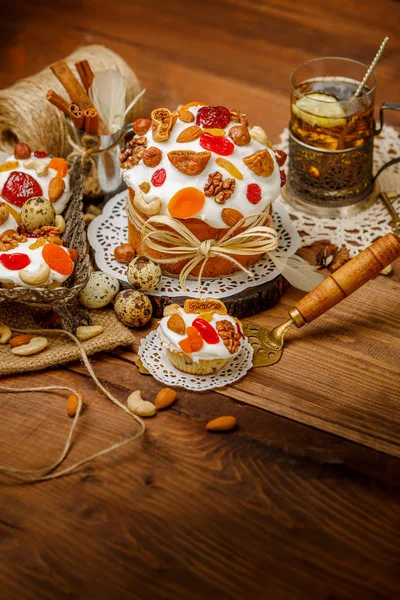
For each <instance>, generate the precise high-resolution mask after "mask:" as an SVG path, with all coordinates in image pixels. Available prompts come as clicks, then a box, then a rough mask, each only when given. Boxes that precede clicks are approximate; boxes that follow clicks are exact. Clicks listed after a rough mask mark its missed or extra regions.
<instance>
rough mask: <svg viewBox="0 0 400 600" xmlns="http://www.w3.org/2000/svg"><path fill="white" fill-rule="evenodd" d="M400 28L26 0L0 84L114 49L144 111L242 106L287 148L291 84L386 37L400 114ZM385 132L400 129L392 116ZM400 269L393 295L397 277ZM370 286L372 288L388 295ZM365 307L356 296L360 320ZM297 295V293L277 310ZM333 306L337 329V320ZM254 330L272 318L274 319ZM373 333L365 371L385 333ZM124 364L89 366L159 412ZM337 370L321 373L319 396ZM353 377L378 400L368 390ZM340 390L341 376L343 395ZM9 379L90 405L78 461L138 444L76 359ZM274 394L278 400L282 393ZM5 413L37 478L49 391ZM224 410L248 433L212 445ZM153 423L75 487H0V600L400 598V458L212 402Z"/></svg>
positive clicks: (364, 342) (337, 12)
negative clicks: (196, 104)
mask: <svg viewBox="0 0 400 600" xmlns="http://www.w3.org/2000/svg"><path fill="white" fill-rule="evenodd" d="M399 23H400V4H399V3H398V2H395V1H390V0H381V1H380V2H376V1H375V0H367V1H366V0H363V1H361V0H346V2H341V1H338V0H334V1H333V0H325V1H324V2H321V1H320V0H304V2H293V1H291V0H279V1H277V0H269V1H267V0H263V1H262V0H214V1H211V0H209V1H207V0H205V1H200V0H198V1H195V0H186V1H184V0H168V1H165V0H164V1H163V0H148V1H145V0H141V1H133V0H119V1H118V2H106V1H103V0H101V1H97V2H93V1H92V2H89V0H83V1H82V0H71V1H70V2H68V3H61V2H59V3H57V2H54V1H51V2H50V1H49V0H41V2H40V3H38V2H29V1H19V2H17V3H9V5H8V6H7V9H6V11H5V12H4V13H3V14H2V25H1V27H2V30H1V34H2V36H1V41H2V52H1V54H0V61H2V72H1V75H0V85H1V86H2V87H6V86H8V85H10V84H12V83H13V82H14V81H15V80H16V79H18V78H20V77H24V76H27V75H29V74H32V73H35V72H37V71H38V70H40V69H41V68H43V67H44V66H46V65H47V64H49V63H51V62H54V61H56V60H57V59H59V58H61V57H63V56H66V55H67V54H69V53H70V52H71V51H72V50H73V49H74V48H75V47H76V46H78V45H82V44H87V43H99V44H105V45H107V46H109V47H110V48H112V49H113V50H115V51H116V52H118V53H119V54H121V55H122V56H123V57H124V58H125V60H127V62H128V63H130V65H131V66H132V67H133V68H134V70H135V71H136V73H137V74H138V76H139V78H140V80H141V81H142V83H143V85H144V86H145V87H146V88H147V90H148V93H147V100H146V105H147V108H148V109H149V108H150V107H154V106H158V105H160V104H161V105H165V106H169V107H174V106H175V105H176V104H177V103H179V102H183V101H189V100H192V99H201V100H203V101H204V102H207V103H212V104H224V105H228V106H239V107H241V108H244V109H245V110H246V112H247V113H248V114H249V115H251V120H252V121H253V122H255V123H259V124H260V125H262V126H263V127H264V128H265V129H266V130H267V132H268V133H269V135H270V137H271V138H272V140H273V141H274V142H277V141H278V136H279V133H280V132H281V130H282V129H283V128H284V127H285V126H286V124H287V120H288V106H289V102H288V82H287V80H288V75H289V73H290V71H291V69H292V68H293V67H295V66H296V65H297V64H299V63H300V62H302V61H304V60H306V59H308V58H313V57H317V56H326V55H328V56H329V55H333V56H334V55H346V56H349V57H351V58H354V59H358V60H361V61H363V62H368V61H369V60H370V59H371V57H372V56H373V55H374V53H375V50H376V48H377V47H378V46H379V44H380V42H381V40H382V39H383V37H384V36H385V35H389V36H390V38H391V42H390V44H389V46H388V48H387V51H386V52H385V56H384V58H383V59H382V62H381V64H380V66H379V70H378V78H379V91H378V102H380V101H383V100H387V101H392V102H395V101H398V100H399V97H398V91H399V84H398V82H399V59H400V56H399V55H400V41H399V37H398V34H399ZM387 121H388V122H389V123H392V124H394V125H400V121H399V117H398V116H396V115H395V114H389V115H388V118H387ZM395 271H396V272H395V275H394V276H393V277H392V278H391V280H390V281H391V289H392V290H393V298H398V295H399V291H400V265H399V263H397V265H396V269H395ZM369 285H371V286H374V287H373V288H369V289H370V290H371V289H373V290H374V291H375V292H376V290H377V288H376V286H379V285H380V282H379V281H378V280H376V281H374V282H371V284H369ZM367 295H368V290H361V291H360V292H359V294H358V298H359V301H360V306H361V307H362V306H363V302H364V301H365V300H366V299H367ZM300 297H301V293H300V292H297V291H294V290H290V291H289V292H288V293H287V294H286V295H285V296H284V297H283V299H282V302H281V303H280V304H279V305H278V307H277V308H276V311H278V313H275V314H279V311H281V313H282V314H283V307H285V306H287V305H288V304H289V303H290V302H292V301H293V300H296V299H298V298H300ZM397 306H398V304H397ZM388 308H389V307H388ZM390 308H393V307H392V306H391V307H390ZM335 310H336V313H335V315H336V318H337V319H339V321H340V318H341V315H344V314H345V313H344V312H341V310H342V309H341V308H340V307H338V308H337V309H335ZM343 310H344V309H343ZM381 310H383V309H382V307H381ZM387 314H388V316H387V319H389V318H390V317H389V315H390V311H389V310H388V313H387ZM260 319H261V320H263V322H265V323H267V324H268V323H269V324H272V322H273V318H271V317H269V315H268V314H266V315H262V316H261V317H258V320H260ZM345 321H346V319H343V322H345ZM321 326H322V325H321ZM346 326H347V327H348V328H349V330H351V322H350V323H349V322H348V320H347V323H346ZM364 333H365V335H363V336H361V337H360V347H359V349H358V352H359V353H360V354H359V356H363V355H366V354H368V352H370V351H371V350H370V347H369V345H368V344H369V342H368V340H369V339H370V340H371V339H373V338H374V336H373V335H371V336H368V331H366V332H364ZM371 343H372V342H371ZM374 343H376V344H378V349H379V348H381V346H382V348H386V350H385V352H387V351H388V349H387V347H386V346H387V340H385V339H383V338H381V337H379V336H378V338H377V336H375V341H374ZM379 344H381V346H379ZM375 350H376V348H375ZM390 351H391V350H390V348H389V352H390ZM396 351H397V352H398V348H397V349H395V348H393V349H392V352H393V353H394V352H396ZM316 352H318V347H317V349H316ZM382 352H383V350H382ZM131 358H132V353H131V352H127V351H124V350H118V351H116V352H112V353H108V354H106V353H105V354H102V355H98V356H96V357H95V359H94V367H95V370H96V372H97V373H98V375H99V377H100V378H101V380H102V381H103V382H105V383H106V384H107V385H108V386H109V388H110V390H111V391H112V392H113V393H114V394H115V395H116V396H117V397H118V398H120V399H121V400H124V399H125V398H126V397H127V394H128V393H129V392H130V391H132V390H134V389H137V388H138V387H139V388H142V389H143V388H145V389H146V393H147V395H148V396H149V397H153V396H154V394H155V393H156V391H157V390H158V389H160V385H159V384H158V383H157V382H155V381H154V380H152V379H151V378H149V377H147V378H144V377H143V376H140V375H139V373H138V372H137V370H136V368H135V367H134V366H133V365H132V363H131ZM397 364H398V362H397ZM327 368H329V366H327V365H321V366H320V367H319V368H316V369H315V370H314V371H313V372H311V373H310V382H311V383H312V384H313V386H314V387H313V389H315V385H316V382H318V380H319V379H320V380H321V381H322V379H323V377H324V370H326V369H327ZM357 368H358V371H356V376H357V377H358V378H359V379H360V380H362V381H363V382H364V384H365V382H366V381H367V382H368V381H371V389H372V387H373V385H376V379H374V381H375V383H374V384H373V382H372V379H371V380H370V379H368V378H369V377H370V376H369V373H368V371H365V370H363V368H362V367H361V366H359V367H357V364H356V366H355V369H357ZM260 373H261V372H260ZM285 373H286V371H285V370H284V369H282V386H285V387H286V390H285V393H289V392H290V394H291V397H292V398H293V403H294V404H295V403H296V396H297V393H298V390H299V388H298V387H297V384H296V382H294V383H293V382H292V383H291V385H290V386H289V384H288V381H289V380H286V379H285V378H286V375H285ZM384 373H385V370H384V368H383V370H382V378H384ZM353 375H354V373H353ZM263 376H264V377H265V378H267V377H268V371H267V370H266V371H263ZM346 377H347V374H346V370H345V365H344V366H343V372H342V375H341V380H340V382H339V384H340V385H341V386H344V385H345V384H346ZM357 377H354V376H353V378H352V379H351V382H352V383H351V385H354V390H355V393H356V388H357V386H356V385H355V384H354V381H357ZM397 381H398V379H397ZM6 382H7V385H13V386H15V387H23V386H26V385H28V384H29V385H31V386H40V385H62V384H64V385H75V386H77V387H79V389H80V390H81V391H82V392H83V393H84V394H85V396H86V399H87V404H88V409H87V412H86V413H85V416H84V417H82V421H81V422H80V425H79V431H78V433H79V435H78V437H77V441H76V443H75V444H74V446H73V449H72V452H71V456H70V457H68V459H67V464H71V463H72V462H74V461H76V460H78V459H80V458H82V457H84V456H87V455H89V454H91V453H93V452H96V451H99V450H101V449H102V448H104V447H105V446H107V445H110V444H111V443H113V442H114V441H117V440H119V439H123V438H124V437H125V436H127V435H129V434H131V433H132V431H133V430H134V426H133V425H132V421H131V420H129V419H127V418H126V416H125V414H123V413H122V411H120V410H118V409H117V408H116V407H114V406H113V405H111V403H110V402H108V401H107V400H106V399H105V398H104V397H103V396H102V395H101V393H100V392H99V391H98V390H97V389H96V388H95V387H94V385H93V383H92V381H91V380H90V378H89V377H88V376H87V373H86V372H85V371H84V370H83V369H82V368H81V367H80V366H79V364H72V365H70V366H69V367H68V368H56V369H52V370H49V371H47V372H45V373H37V374H34V375H29V376H28V375H26V376H15V377H9V378H6V379H4V380H3V381H2V382H1V383H2V384H3V385H4V384H6ZM28 382H29V383H28ZM277 382H278V383H277ZM367 387H368V386H367ZM310 389H311V387H310ZM316 389H318V387H317V388H316ZM303 391H304V389H303ZM271 393H279V378H278V380H277V379H275V380H274V387H273V388H271ZM332 393H333V394H334V390H333V392H332ZM225 394H226V392H225ZM232 395H233V396H234V394H232ZM385 398H386V399H388V396H387V395H386V396H385V395H384V394H383V396H382V410H383V411H384V410H385ZM397 398H398V396H397ZM0 401H1V419H0V455H1V461H0V462H1V463H7V464H13V465H18V466H24V467H29V466H35V465H40V464H42V463H43V462H47V460H48V459H49V458H50V457H52V456H54V454H55V453H56V452H57V451H59V449H60V448H61V447H62V444H63V440H64V438H65V435H66V432H67V427H68V425H69V423H70V422H69V421H68V419H67V418H66V416H65V407H64V405H63V402H60V401H57V399H56V398H55V397H53V396H51V395H49V394H39V393H37V394H31V395H29V396H24V397H21V396H20V395H18V396H14V395H12V394H5V393H2V394H1V395H0ZM220 414H233V415H235V416H236V417H237V418H238V421H239V424H240V426H239V428H238V430H237V431H235V432H232V433H230V434H225V435H221V434H220V435H218V434H208V433H207V432H206V431H205V429H204V424H205V422H206V421H207V420H209V419H211V418H213V417H215V416H218V415H220ZM147 425H148V431H147V433H146V436H145V438H144V439H143V440H142V441H141V442H140V443H138V444H136V445H132V446H129V445H128V446H126V447H125V448H123V449H121V450H119V451H117V452H116V453H114V454H111V455H109V456H108V457H104V458H101V459H98V460H96V461H95V462H93V463H91V464H90V465H88V466H85V467H83V468H82V469H81V470H79V471H78V472H77V473H76V474H73V475H71V476H69V477H65V478H61V479H59V480H55V481H51V482H46V483H40V484H36V485H30V486H28V485H25V486H16V485H11V484H9V483H8V482H6V481H5V480H4V479H2V480H1V481H0V485H1V487H0V552H1V557H2V560H1V561H0V578H1V580H0V581H1V583H0V590H1V591H0V596H1V598H2V599H3V598H4V599H5V600H10V599H17V598H18V599H20V598H23V599H24V600H33V599H35V600H36V599H40V600H45V599H46V600H47V599H57V600H61V599H72V598H74V599H82V600H95V599H96V600H100V599H101V600H102V599H113V600H114V599H118V600H125V599H128V598H133V599H137V600H158V599H160V600H199V599H201V600H203V599H206V598H207V599H208V598H212V599H214V598H215V599H219V600H225V599H226V600H227V599H235V600H236V599H237V600H239V599H240V600H243V599H245V600H247V599H252V600H264V599H265V600H270V599H271V600H281V599H282V600H283V599H285V600H286V599H290V600H303V599H304V600H306V599H307V600H311V599H312V600H320V599H324V600H328V599H329V600H339V599H340V600H342V599H353V600H355V599H357V600H367V599H368V600H378V599H379V600H383V599H385V600H387V599H389V598H390V599H392V598H393V599H394V598H399V597H400V578H399V560H400V552H399V545H400V544H399V539H398V531H399V525H400V511H399V500H400V492H399V488H398V484H399V481H400V479H399V477H400V461H399V460H398V459H396V458H393V457H392V456H390V455H389V454H384V453H380V452H377V451H374V450H371V449H368V448H367V447H365V446H363V445H359V444H356V443H353V442H350V441H346V440H344V439H342V438H340V437H336V436H334V435H331V434H327V433H323V432H321V431H319V430H318V429H314V428H312V427H307V426H305V425H301V424H299V423H297V422H295V421H292V420H289V419H286V418H283V417H279V416H276V415H274V414H272V413H269V412H266V411H262V410H260V409H258V408H254V407H251V406H247V405H245V404H241V403H240V402H237V401H235V400H233V399H232V398H230V397H229V395H228V396H227V395H221V394H218V393H216V392H210V393H207V394H205V395H202V396H201V397H199V396H198V395H196V394H195V393H189V392H182V393H180V394H179V401H178V402H177V403H176V404H175V405H174V407H173V408H172V409H171V410H169V411H165V412H164V413H163V414H161V415H158V416H157V417H156V418H155V419H153V420H151V421H149V422H148V423H147ZM46 459H47V460H46Z"/></svg>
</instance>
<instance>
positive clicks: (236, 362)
mask: <svg viewBox="0 0 400 600" xmlns="http://www.w3.org/2000/svg"><path fill="white" fill-rule="evenodd" d="M253 352H254V351H253V348H252V346H251V344H250V343H249V341H248V340H246V342H245V344H244V346H243V348H242V350H241V352H239V354H238V355H237V356H235V357H234V358H232V359H231V360H230V361H229V363H228V364H227V365H226V366H225V367H224V368H223V369H221V370H220V371H217V372H216V373H213V374H211V375H189V374H188V373H182V371H178V369H175V367H173V366H172V365H171V363H170V361H169V359H168V355H167V351H166V349H165V348H164V347H163V346H162V345H161V341H160V338H159V337H158V334H157V331H151V332H150V333H149V335H148V336H147V337H145V338H144V339H143V340H142V341H141V344H140V347H139V351H138V354H139V356H140V358H141V359H142V363H143V365H144V366H145V367H146V369H147V370H148V371H149V372H150V374H151V375H152V376H153V377H154V379H157V381H161V383H165V384H166V385H167V386H174V387H183V388H185V389H186V390H196V391H205V390H211V389H213V388H219V387H223V386H224V385H229V384H231V383H233V382H234V381H237V380H238V379H241V378H242V377H244V376H245V375H246V373H247V371H249V369H251V367H252V366H253Z"/></svg>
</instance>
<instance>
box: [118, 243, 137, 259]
mask: <svg viewBox="0 0 400 600" xmlns="http://www.w3.org/2000/svg"><path fill="white" fill-rule="evenodd" d="M135 254H136V250H135V247H134V245H133V244H121V246H117V247H116V248H115V250H114V258H115V260H117V261H118V262H120V263H124V264H129V263H130V262H131V260H132V258H134V257H135Z"/></svg>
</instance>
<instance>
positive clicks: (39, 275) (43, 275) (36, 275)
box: [19, 263, 50, 285]
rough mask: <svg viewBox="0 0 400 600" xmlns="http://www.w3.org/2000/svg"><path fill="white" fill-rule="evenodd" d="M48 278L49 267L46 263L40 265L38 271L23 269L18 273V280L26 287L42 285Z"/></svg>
mask: <svg viewBox="0 0 400 600" xmlns="http://www.w3.org/2000/svg"><path fill="white" fill-rule="evenodd" d="M49 277H50V267H49V265H47V264H46V263H43V264H41V265H40V268H39V271H35V272H32V271H27V270H26V269H23V270H22V271H20V272H19V278H20V280H21V281H22V282H23V283H27V284H28V285H43V283H46V281H47V280H48V278H49Z"/></svg>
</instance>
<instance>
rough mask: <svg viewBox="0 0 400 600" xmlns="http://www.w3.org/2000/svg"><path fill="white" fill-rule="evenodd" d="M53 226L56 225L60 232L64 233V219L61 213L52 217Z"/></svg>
mask: <svg viewBox="0 0 400 600" xmlns="http://www.w3.org/2000/svg"><path fill="white" fill-rule="evenodd" d="M54 227H57V228H58V229H59V230H60V233H64V231H65V221H64V217H62V216H61V215H57V216H56V218H55V219H54Z"/></svg>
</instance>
